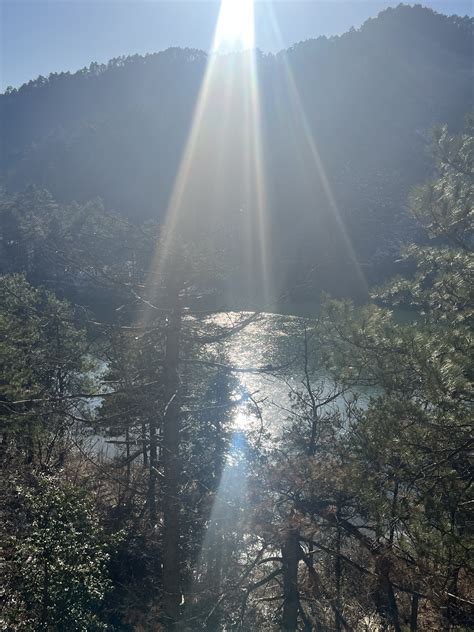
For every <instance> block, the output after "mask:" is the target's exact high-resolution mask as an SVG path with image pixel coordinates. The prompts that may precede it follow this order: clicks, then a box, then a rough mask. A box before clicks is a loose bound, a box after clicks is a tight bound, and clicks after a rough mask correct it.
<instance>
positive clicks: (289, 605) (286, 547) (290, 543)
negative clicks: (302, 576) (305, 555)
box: [281, 528, 300, 632]
mask: <svg viewBox="0 0 474 632" xmlns="http://www.w3.org/2000/svg"><path fill="white" fill-rule="evenodd" d="M281 553H282V558H283V619H282V629H283V630H284V631H285V632H295V631H296V630H297V629H298V608H299V596H298V561H299V558H300V544H299V533H298V530H297V529H294V528H292V529H290V531H289V532H288V535H287V537H286V540H285V542H284V543H283V546H282V548H281Z"/></svg>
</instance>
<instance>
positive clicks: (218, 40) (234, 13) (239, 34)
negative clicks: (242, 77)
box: [213, 0, 255, 52]
mask: <svg viewBox="0 0 474 632" xmlns="http://www.w3.org/2000/svg"><path fill="white" fill-rule="evenodd" d="M254 43H255V38H254V0H221V8H220V11H219V18H218V21H217V27H216V34H215V38H214V45H213V49H214V51H217V52H231V51H234V50H248V49H250V48H253V47H254Z"/></svg>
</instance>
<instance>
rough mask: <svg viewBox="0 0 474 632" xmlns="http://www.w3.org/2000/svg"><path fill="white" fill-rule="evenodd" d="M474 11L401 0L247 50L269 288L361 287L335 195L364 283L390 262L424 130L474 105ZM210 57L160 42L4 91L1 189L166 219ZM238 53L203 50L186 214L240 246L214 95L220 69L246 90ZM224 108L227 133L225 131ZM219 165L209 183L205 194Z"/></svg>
mask: <svg viewBox="0 0 474 632" xmlns="http://www.w3.org/2000/svg"><path fill="white" fill-rule="evenodd" d="M473 23H474V22H473V20H472V19H470V18H467V17H466V18H461V17H457V16H452V17H447V16H444V15H440V14H437V13H435V12H433V11H431V10H429V9H425V8H422V7H421V6H415V7H409V6H404V5H400V6H399V7H397V8H396V9H387V10H386V11H384V12H382V13H381V14H380V15H379V16H378V17H377V18H375V19H371V20H368V21H367V22H366V23H365V24H364V25H363V26H362V27H361V28H360V29H359V30H351V31H350V32H348V33H346V34H344V35H342V36H340V37H331V38H326V37H320V38H318V39H316V40H309V41H306V42H302V43H299V44H296V45H295V46H293V47H292V48H290V49H289V50H287V51H282V52H281V53H279V54H277V55H263V54H260V53H259V54H258V55H257V60H256V73H257V78H258V86H259V100H260V115H259V119H258V123H259V126H260V129H261V135H262V139H261V141H262V149H263V153H262V155H263V158H264V161H265V164H264V169H263V172H264V174H265V183H266V190H267V201H268V211H267V212H268V221H267V229H266V230H267V232H268V241H269V243H270V252H271V256H272V261H271V264H270V269H271V270H272V274H273V277H274V278H275V279H278V285H279V287H278V288H277V291H278V292H282V291H285V290H288V288H289V287H297V286H298V285H301V284H302V283H303V282H305V281H306V280H307V278H308V276H310V277H311V281H312V282H313V283H315V285H316V287H318V288H321V287H322V288H325V289H330V290H331V291H335V290H338V291H340V293H343V294H344V293H347V292H350V291H352V290H353V289H354V287H355V286H356V285H357V280H356V279H355V277H354V273H353V267H354V262H353V260H352V259H351V257H349V256H348V255H347V252H346V251H347V247H346V245H345V243H344V239H345V238H343V236H341V230H340V229H339V228H338V224H340V221H339V219H337V218H335V217H334V214H335V213H334V206H335V207H337V209H338V211H339V213H340V218H341V219H342V222H343V224H344V226H345V232H346V233H347V235H348V236H349V239H350V240H351V242H352V243H353V246H354V249H355V253H356V258H357V259H358V261H359V262H360V263H361V264H362V267H363V269H364V270H365V271H366V276H367V277H368V279H369V282H370V281H373V280H380V279H381V278H383V277H384V276H385V275H387V274H388V273H389V272H391V266H392V263H393V261H394V260H395V259H396V257H397V254H398V249H399V245H400V243H401V242H403V241H406V240H409V239H411V238H413V232H412V231H413V230H414V228H413V224H412V223H411V222H410V220H409V219H408V218H407V217H406V216H405V214H404V212H403V206H404V200H405V199H406V196H407V193H408V191H409V189H410V187H411V186H413V184H415V183H416V182H419V181H420V180H423V179H425V178H426V177H427V176H429V175H430V169H431V162H430V160H429V159H428V157H427V151H426V149H427V145H428V144H429V141H430V130H431V129H432V128H433V126H435V125H437V124H440V123H448V124H449V125H450V127H451V128H452V129H454V130H456V129H459V128H460V127H461V126H462V122H463V118H464V116H465V114H466V113H467V112H468V111H469V110H470V109H471V108H472V105H473V93H472V78H473V77H472V74H473V73H472V30H473ZM209 61H210V60H209V58H208V56H207V55H206V54H205V53H203V52H201V51H196V50H181V49H169V50H167V51H164V52H161V53H157V54H151V55H147V56H145V57H141V56H138V55H135V56H132V57H127V58H118V59H114V60H112V61H110V62H109V63H108V64H107V65H99V64H96V63H93V64H91V65H90V67H89V68H84V69H82V70H80V71H78V72H77V73H75V74H69V73H60V74H53V75H50V76H49V77H48V78H44V77H39V78H38V79H36V80H34V81H31V82H29V83H28V84H25V85H23V86H22V87H21V88H19V89H18V90H14V89H9V90H7V91H6V93H5V94H3V95H0V120H1V128H0V134H1V144H2V152H1V155H0V170H1V176H2V179H3V180H4V182H5V183H6V185H7V188H8V189H10V190H20V189H22V188H24V186H26V185H27V184H29V183H35V184H37V185H40V186H42V187H45V188H47V189H48V190H50V191H51V193H52V194H53V195H54V196H55V197H56V198H57V199H59V200H64V201H70V200H77V201H79V202H84V201H86V200H88V199H91V198H94V197H96V196H99V197H101V198H102V199H103V200H104V203H105V205H106V206H107V207H109V208H111V209H113V210H114V211H118V212H121V213H123V214H125V215H127V216H128V217H130V218H133V219H135V218H137V219H140V220H141V219H143V218H147V217H154V218H156V217H158V218H160V217H163V216H164V214H165V211H166V208H167V206H168V203H169V200H170V196H171V193H172V188H173V185H174V183H175V178H176V174H177V172H178V169H179V164H180V160H181V157H182V155H183V150H184V147H185V143H186V140H187V138H188V136H189V131H190V129H191V126H192V122H193V115H194V112H195V107H196V103H197V100H198V95H199V90H200V87H201V85H202V83H203V79H204V76H205V72H206V67H207V65H208V62H209ZM241 62H242V60H241V59H240V58H238V57H237V58H235V57H232V56H230V57H225V58H221V59H220V60H218V61H217V62H215V66H216V67H217V71H216V72H215V78H214V89H213V91H212V93H211V94H210V97H209V99H210V101H211V104H210V105H209V106H208V107H209V109H210V111H211V114H215V116H211V121H214V122H215V123H213V124H211V125H210V127H209V130H208V131H207V133H208V135H209V139H210V140H209V142H208V143H207V146H206V151H205V153H204V154H203V156H202V160H201V161H200V162H201V163H202V164H201V165H200V170H199V173H198V174H197V176H196V178H199V180H200V181H201V183H202V189H203V190H204V191H205V193H202V194H200V196H199V197H198V199H196V201H195V205H196V207H197V208H196V209H195V210H194V211H193V212H195V213H196V214H197V216H198V218H199V217H200V218H201V220H202V219H203V218H204V217H205V215H204V214H205V213H210V214H211V215H210V217H216V216H219V215H220V216H223V217H224V218H225V219H224V220H223V223H224V225H225V226H226V227H227V228H228V227H229V226H230V227H231V228H229V230H232V231H233V234H234V238H232V239H230V242H231V243H233V244H236V248H235V249H236V252H238V251H241V250H242V248H241V247H240V245H241V244H240V245H239V238H238V237H235V235H237V236H238V235H240V234H241V232H242V230H240V229H239V222H241V221H243V220H241V219H240V218H241V216H242V210H243V211H244V212H248V214H249V216H250V217H252V211H253V210H254V209H252V208H251V206H252V201H250V202H248V201H247V203H245V202H244V201H243V200H242V182H243V181H244V177H245V173H244V172H245V169H246V167H245V165H246V164H247V162H248V151H249V150H248V147H247V146H246V145H245V140H244V139H243V138H241V136H243V135H244V134H243V133H241V132H242V130H243V129H244V128H245V124H246V122H245V120H244V110H245V108H242V107H239V106H233V107H232V108H230V110H229V111H227V109H226V104H225V94H226V85H228V83H229V81H230V80H229V76H230V75H231V71H233V72H234V79H233V81H234V85H233V88H234V90H235V91H236V93H237V94H239V93H242V92H245V89H246V88H245V85H244V82H245V77H244V75H243V74H242V73H240V74H239V73H238V72H237V73H235V68H236V67H239V64H241ZM234 101H235V100H234ZM224 112H225V113H226V116H227V124H228V126H229V128H230V129H232V130H234V131H233V132H232V133H231V134H229V133H228V132H225V130H224V131H223V128H222V119H223V118H224V116H223V113H224ZM220 114H222V116H220ZM302 114H303V115H304V116H302ZM305 119H306V120H305ZM302 120H303V121H304V125H303V124H302V122H301V121H302ZM213 125H215V127H213ZM308 137H310V142H309V144H308ZM219 139H220V140H222V142H223V143H225V144H226V149H227V155H228V158H227V162H226V164H225V165H224V166H222V164H221V162H222V161H221V158H220V156H219V155H218V154H219ZM313 146H315V147H316V148H317V152H318V154H319V159H320V162H321V164H322V165H323V166H324V169H325V173H326V176H327V178H325V177H322V176H321V174H320V169H319V168H318V165H317V161H315V158H314V155H312V150H311V148H312V147H313ZM218 168H219V169H221V172H220V180H221V183H220V187H219V186H216V187H215V188H216V190H213V191H212V196H211V194H210V193H208V192H209V190H210V188H213V187H210V186H209V183H210V182H212V181H213V180H216V179H217V177H218V176H217V174H218V173H219V171H217V169H218ZM327 183H328V184H329V187H330V189H331V190H332V194H333V198H334V199H333V202H331V200H328V195H327V186H326V185H327ZM193 203H194V202H193ZM246 206H247V208H246Z"/></svg>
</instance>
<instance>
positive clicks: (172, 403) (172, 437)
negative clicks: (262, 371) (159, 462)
mask: <svg viewBox="0 0 474 632" xmlns="http://www.w3.org/2000/svg"><path fill="white" fill-rule="evenodd" d="M171 298H172V306H173V308H172V312H171V314H170V316H169V319H168V326H167V331H166V352H165V362H164V394H165V413H164V418H163V445H162V450H163V452H162V454H163V472H164V484H163V610H164V616H165V624H166V626H167V627H168V629H173V628H174V627H175V625H176V622H177V621H178V619H179V611H180V604H181V591H180V548H179V547H180V524H179V509H180V506H179V497H178V495H179V479H180V470H181V467H180V460H179V444H180V405H179V393H178V390H179V374H178V367H179V346H180V331H181V310H180V305H179V290H178V288H177V287H175V288H173V290H172V295H171ZM150 458H151V450H150Z"/></svg>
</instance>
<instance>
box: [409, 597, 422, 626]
mask: <svg viewBox="0 0 474 632" xmlns="http://www.w3.org/2000/svg"><path fill="white" fill-rule="evenodd" d="M419 601H420V595H418V594H417V593H414V595H413V597H412V599H411V616H410V632H416V630H418V604H419Z"/></svg>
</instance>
